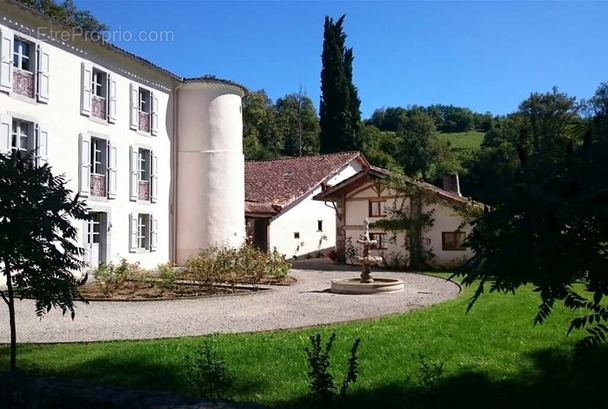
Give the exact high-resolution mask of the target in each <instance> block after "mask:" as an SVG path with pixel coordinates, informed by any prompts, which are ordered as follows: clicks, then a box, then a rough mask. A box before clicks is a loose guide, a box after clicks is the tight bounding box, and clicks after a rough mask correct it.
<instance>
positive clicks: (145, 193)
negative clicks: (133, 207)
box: [137, 180, 150, 200]
mask: <svg viewBox="0 0 608 409" xmlns="http://www.w3.org/2000/svg"><path fill="white" fill-rule="evenodd" d="M137 199H139V200H150V182H148V181H147V180H140V181H139V182H138V185H137Z"/></svg>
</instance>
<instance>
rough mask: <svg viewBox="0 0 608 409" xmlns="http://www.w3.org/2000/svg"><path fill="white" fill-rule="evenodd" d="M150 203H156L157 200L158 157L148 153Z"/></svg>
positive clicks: (151, 152)
mask: <svg viewBox="0 0 608 409" xmlns="http://www.w3.org/2000/svg"><path fill="white" fill-rule="evenodd" d="M150 162H151V166H150V168H151V169H150V184H151V188H150V201H151V202H152V203H156V201H157V200H158V156H156V155H155V154H154V152H153V151H150Z"/></svg>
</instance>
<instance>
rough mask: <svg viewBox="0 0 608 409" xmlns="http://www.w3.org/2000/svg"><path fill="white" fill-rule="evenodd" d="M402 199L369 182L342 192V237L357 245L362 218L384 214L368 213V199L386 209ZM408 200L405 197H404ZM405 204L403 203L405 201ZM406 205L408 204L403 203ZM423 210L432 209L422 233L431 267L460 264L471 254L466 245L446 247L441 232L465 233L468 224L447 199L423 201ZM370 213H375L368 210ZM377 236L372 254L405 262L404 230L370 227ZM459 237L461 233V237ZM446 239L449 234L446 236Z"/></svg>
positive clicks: (406, 254)
mask: <svg viewBox="0 0 608 409" xmlns="http://www.w3.org/2000/svg"><path fill="white" fill-rule="evenodd" d="M401 200H403V199H399V198H396V196H395V194H394V192H391V191H390V190H389V189H384V190H382V191H381V193H380V195H378V193H377V190H375V189H374V188H373V187H372V183H371V182H369V183H368V184H367V185H365V186H362V187H361V188H359V189H357V190H355V191H353V192H352V193H350V194H347V195H346V200H345V226H344V231H345V237H346V240H347V242H348V240H349V239H350V242H351V243H352V244H353V245H354V246H355V247H360V245H358V244H357V240H358V239H359V238H360V237H361V235H362V234H363V232H364V220H365V219H366V218H368V219H369V222H370V224H371V223H373V222H375V221H378V220H381V219H383V218H384V217H386V216H376V217H374V216H372V215H371V214H370V201H371V202H374V203H382V204H381V205H379V206H380V208H382V207H384V208H385V209H386V211H387V212H390V209H392V208H393V206H394V205H395V201H397V205H398V206H400V203H401V202H399V201H401ZM406 200H408V199H406ZM406 205H407V203H406ZM406 207H409V206H406ZM422 211H423V213H427V212H432V219H433V223H432V226H431V227H430V228H429V229H428V231H426V232H424V233H423V241H424V244H425V248H426V249H428V250H430V251H431V252H432V254H433V255H434V257H433V258H432V259H431V260H430V264H431V265H432V266H433V267H437V268H445V269H450V268H453V267H455V266H457V265H460V264H462V262H463V261H465V260H466V259H468V258H470V257H471V256H472V251H471V249H470V248H466V249H446V247H448V248H449V247H450V246H449V243H444V237H443V236H444V233H447V234H448V235H453V234H458V233H455V232H457V231H459V232H461V234H464V235H468V234H469V233H470V231H471V226H470V225H468V224H465V225H463V221H464V219H463V217H462V216H461V215H459V214H458V213H457V212H456V211H455V210H454V207H453V206H451V205H450V204H448V203H447V202H445V203H444V202H443V201H438V202H437V203H433V204H427V205H424V206H423V209H422ZM372 214H375V213H373V212H372ZM376 235H384V236H381V237H382V239H385V240H383V244H382V247H383V249H378V250H372V254H373V255H381V256H383V257H384V258H385V260H386V262H387V263H389V264H391V263H392V262H395V261H397V262H398V263H399V264H401V265H404V264H407V259H408V253H407V251H406V250H405V248H404V237H405V236H404V233H398V234H394V233H391V232H386V231H384V230H382V229H379V228H374V227H370V236H372V238H378V236H376ZM461 238H462V237H461ZM447 239H449V237H448V238H447Z"/></svg>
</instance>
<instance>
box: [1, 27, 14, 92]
mask: <svg viewBox="0 0 608 409" xmlns="http://www.w3.org/2000/svg"><path fill="white" fill-rule="evenodd" d="M0 90H1V91H6V92H11V91H12V90H13V33H12V32H11V31H10V30H8V29H6V28H3V29H1V30H0Z"/></svg>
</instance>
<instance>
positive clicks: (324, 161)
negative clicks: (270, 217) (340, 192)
mask: <svg viewBox="0 0 608 409" xmlns="http://www.w3.org/2000/svg"><path fill="white" fill-rule="evenodd" d="M353 160H358V161H359V162H360V163H361V164H362V165H363V166H364V167H369V164H368V163H367V160H366V159H365V158H364V157H363V155H361V154H360V153H359V152H340V153H332V154H326V155H315V156H302V157H298V158H286V159H272V160H262V161H247V162H245V213H248V214H277V213H279V212H280V211H281V209H282V208H284V207H285V206H287V205H289V204H290V203H292V202H294V201H295V200H297V199H298V198H300V197H302V196H304V195H305V194H307V193H309V192H311V191H312V190H314V189H316V188H317V187H318V186H319V185H320V184H321V183H323V182H325V181H326V180H327V179H328V178H330V177H332V176H334V175H335V174H336V173H338V171H339V170H340V169H341V168H342V167H344V166H346V165H347V164H348V163H350V162H351V161H353Z"/></svg>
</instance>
